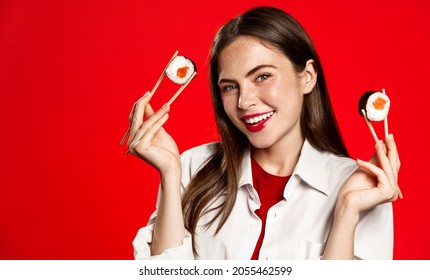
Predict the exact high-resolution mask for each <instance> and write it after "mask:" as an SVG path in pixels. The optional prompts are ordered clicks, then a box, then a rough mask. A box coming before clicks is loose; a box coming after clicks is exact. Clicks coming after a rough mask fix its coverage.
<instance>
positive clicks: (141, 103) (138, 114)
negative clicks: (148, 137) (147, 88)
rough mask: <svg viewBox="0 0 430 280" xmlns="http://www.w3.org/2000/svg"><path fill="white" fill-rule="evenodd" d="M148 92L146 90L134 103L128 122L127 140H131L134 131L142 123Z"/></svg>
mask: <svg viewBox="0 0 430 280" xmlns="http://www.w3.org/2000/svg"><path fill="white" fill-rule="evenodd" d="M148 96H149V92H146V94H145V95H144V96H142V97H141V98H140V99H139V100H138V101H137V102H136V104H135V106H134V114H133V116H132V117H131V124H130V138H129V142H130V141H132V140H133V138H134V137H135V134H136V131H137V130H138V129H139V128H140V126H141V125H142V123H143V115H144V111H145V107H146V105H147V104H148V102H149V99H150V98H148Z"/></svg>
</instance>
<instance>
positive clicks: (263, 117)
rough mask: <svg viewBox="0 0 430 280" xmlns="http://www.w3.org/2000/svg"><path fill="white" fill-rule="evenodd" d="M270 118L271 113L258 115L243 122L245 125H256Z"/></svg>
mask: <svg viewBox="0 0 430 280" xmlns="http://www.w3.org/2000/svg"><path fill="white" fill-rule="evenodd" d="M271 116H273V111H272V112H270V113H266V114H264V115H260V116H258V117H253V118H249V119H246V120H245V122H246V123H247V124H254V123H257V122H261V121H262V120H265V119H268V118H270V117H271Z"/></svg>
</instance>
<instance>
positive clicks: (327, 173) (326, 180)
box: [296, 141, 357, 194]
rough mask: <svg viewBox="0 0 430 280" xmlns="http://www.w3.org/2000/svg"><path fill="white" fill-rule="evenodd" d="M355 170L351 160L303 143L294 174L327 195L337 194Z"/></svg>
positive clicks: (354, 163)
mask: <svg viewBox="0 0 430 280" xmlns="http://www.w3.org/2000/svg"><path fill="white" fill-rule="evenodd" d="M356 169H357V164H356V162H355V161H354V160H353V159H351V158H349V157H344V156H339V155H336V154H334V153H332V152H328V151H321V150H318V149H316V148H315V147H313V146H312V145H311V144H310V143H309V142H307V141H305V143H304V145H303V148H302V152H301V155H300V158H299V162H298V165H297V168H296V172H297V174H298V175H299V176H300V177H301V178H302V180H304V181H306V182H307V183H308V184H309V185H311V186H313V187H314V188H316V189H319V190H320V191H322V192H324V193H326V194H328V193H331V192H337V190H338V189H339V188H340V187H341V186H342V185H343V184H344V182H345V181H346V180H347V179H348V178H349V177H350V176H351V175H352V173H354V172H355V170H356Z"/></svg>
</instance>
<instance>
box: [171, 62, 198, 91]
mask: <svg viewBox="0 0 430 280" xmlns="http://www.w3.org/2000/svg"><path fill="white" fill-rule="evenodd" d="M194 72H196V66H195V64H194V62H193V61H192V60H191V59H189V58H186V57H185V56H180V55H179V56H176V57H175V58H174V59H173V60H172V62H170V64H169V66H168V67H167V69H166V74H167V77H169V79H170V80H172V81H173V82H174V83H176V84H180V85H183V84H185V83H186V82H187V81H188V80H189V79H190V77H191V75H192V74H193V73H194Z"/></svg>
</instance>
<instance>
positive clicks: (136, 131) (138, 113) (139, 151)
mask: <svg viewBox="0 0 430 280" xmlns="http://www.w3.org/2000/svg"><path fill="white" fill-rule="evenodd" d="M151 97H152V95H151V93H150V92H147V93H146V94H145V95H144V96H143V97H141V98H140V99H139V100H138V101H137V102H136V103H135V104H134V105H133V109H132V110H131V113H130V117H129V122H130V137H129V139H128V143H127V145H128V149H129V151H130V153H131V154H133V155H135V156H137V157H139V158H141V159H143V160H144V161H146V162H148V163H149V164H150V165H151V166H153V167H154V168H156V169H157V170H158V171H159V172H160V173H161V174H164V175H165V174H168V172H169V171H171V170H172V169H173V170H174V169H179V168H180V157H179V151H178V147H177V145H176V143H175V141H174V140H173V138H172V137H171V136H170V135H169V134H168V133H167V132H166V131H165V130H164V128H163V125H164V124H165V123H166V121H167V119H168V118H169V115H168V112H169V111H170V106H168V105H167V104H166V105H164V106H163V107H162V108H161V109H159V110H158V111H157V112H154V110H153V109H152V107H151V105H150V104H149V101H150V100H151Z"/></svg>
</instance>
